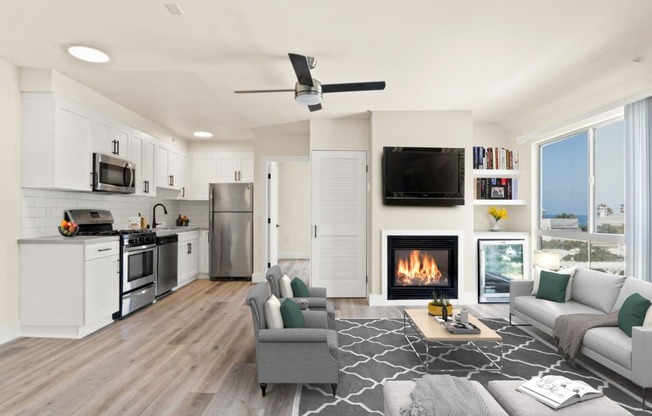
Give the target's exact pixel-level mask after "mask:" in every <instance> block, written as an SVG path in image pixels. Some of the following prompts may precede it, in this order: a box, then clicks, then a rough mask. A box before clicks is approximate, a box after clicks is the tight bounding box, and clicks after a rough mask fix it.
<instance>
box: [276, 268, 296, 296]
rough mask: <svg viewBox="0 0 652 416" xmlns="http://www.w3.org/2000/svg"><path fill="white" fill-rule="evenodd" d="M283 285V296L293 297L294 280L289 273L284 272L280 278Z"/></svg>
mask: <svg viewBox="0 0 652 416" xmlns="http://www.w3.org/2000/svg"><path fill="white" fill-rule="evenodd" d="M279 283H280V286H281V297H282V298H293V297H294V294H293V293H292V282H290V278H289V277H288V275H287V274H284V275H283V276H282V277H281V279H280V280H279Z"/></svg>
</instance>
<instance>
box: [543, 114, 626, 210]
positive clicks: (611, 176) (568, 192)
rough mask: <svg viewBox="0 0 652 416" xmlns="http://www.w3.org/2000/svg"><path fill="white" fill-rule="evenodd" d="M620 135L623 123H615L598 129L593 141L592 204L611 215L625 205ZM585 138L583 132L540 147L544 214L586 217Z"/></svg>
mask: <svg viewBox="0 0 652 416" xmlns="http://www.w3.org/2000/svg"><path fill="white" fill-rule="evenodd" d="M622 135H623V123H622V122H617V123H613V124H610V125H607V126H605V127H602V128H600V129H598V130H597V132H596V141H595V163H596V169H595V170H596V172H595V180H596V188H595V199H596V201H595V202H596V205H597V204H600V203H605V204H607V205H608V206H609V207H611V208H612V209H613V210H614V212H618V211H619V210H620V204H622V203H623V202H624V191H623V188H624V184H623V172H624V171H623V167H624V161H623V149H622ZM587 136H588V134H587V133H586V132H582V133H579V134H576V135H574V136H571V137H569V138H567V139H565V140H560V141H557V142H554V143H550V144H547V145H544V146H542V148H541V154H542V157H541V161H542V164H541V167H542V172H543V177H542V182H543V183H542V187H541V195H542V201H541V205H542V208H544V209H545V210H546V215H556V214H560V213H569V214H570V213H572V214H575V215H587V214H589V212H588V191H589V189H588V175H589V165H588V152H589V146H588V137H587Z"/></svg>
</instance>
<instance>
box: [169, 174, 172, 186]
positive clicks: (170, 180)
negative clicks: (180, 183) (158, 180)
mask: <svg viewBox="0 0 652 416" xmlns="http://www.w3.org/2000/svg"><path fill="white" fill-rule="evenodd" d="M168 185H170V186H172V175H170V176H168Z"/></svg>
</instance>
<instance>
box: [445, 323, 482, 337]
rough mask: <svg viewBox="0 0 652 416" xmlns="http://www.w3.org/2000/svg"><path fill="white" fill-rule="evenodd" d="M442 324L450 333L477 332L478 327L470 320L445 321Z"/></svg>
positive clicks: (478, 331) (478, 330)
mask: <svg viewBox="0 0 652 416" xmlns="http://www.w3.org/2000/svg"><path fill="white" fill-rule="evenodd" d="M444 326H445V327H446V329H447V330H448V332H450V333H452V334H479V333H480V328H478V327H477V326H475V325H473V324H472V323H470V322H467V323H462V322H457V321H446V322H444Z"/></svg>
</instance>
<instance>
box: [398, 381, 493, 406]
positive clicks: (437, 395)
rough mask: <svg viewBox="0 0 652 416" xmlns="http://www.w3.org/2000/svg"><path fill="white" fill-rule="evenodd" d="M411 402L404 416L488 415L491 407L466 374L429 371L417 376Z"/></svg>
mask: <svg viewBox="0 0 652 416" xmlns="http://www.w3.org/2000/svg"><path fill="white" fill-rule="evenodd" d="M410 397H412V404H409V405H407V406H404V407H402V408H401V416H438V415H442V416H444V415H445V416H487V415H489V410H488V409H487V405H486V404H485V402H484V400H483V399H482V396H480V393H479V392H478V390H476V388H475V387H473V385H472V384H471V382H470V381H469V380H467V379H465V378H460V377H451V376H450V375H448V374H444V375H427V376H424V377H423V378H420V379H419V380H417V385H416V386H415V387H414V390H413V391H412V393H410Z"/></svg>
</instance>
